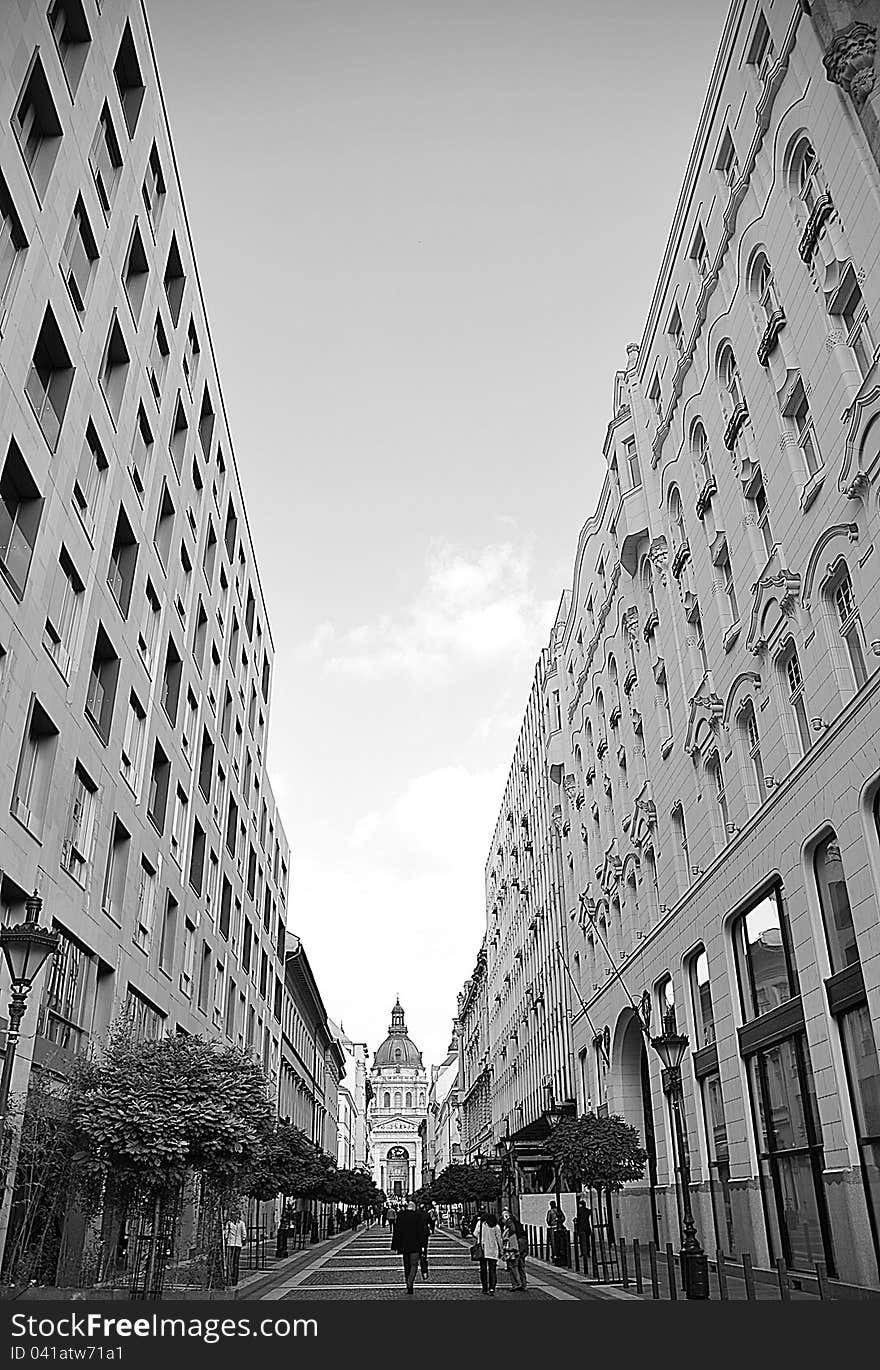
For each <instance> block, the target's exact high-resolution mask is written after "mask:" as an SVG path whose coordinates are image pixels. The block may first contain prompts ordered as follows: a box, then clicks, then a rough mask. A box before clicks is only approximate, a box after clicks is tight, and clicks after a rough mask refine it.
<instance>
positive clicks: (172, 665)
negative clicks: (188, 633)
mask: <svg viewBox="0 0 880 1370" xmlns="http://www.w3.org/2000/svg"><path fill="white" fill-rule="evenodd" d="M182 674H183V658H182V657H181V655H180V652H179V651H178V650H177V647H176V645H175V642H174V639H173V638H172V637H171V636H170V635H169V638H168V646H167V647H166V649H165V670H164V672H163V675H162V695H161V701H162V708H163V709H164V710H165V714H166V716H167V718H168V721H169V723H170V724H171V725H172V727H173V726H174V724H175V723H176V722H177V706H178V702H179V700H180V682H181V677H182Z"/></svg>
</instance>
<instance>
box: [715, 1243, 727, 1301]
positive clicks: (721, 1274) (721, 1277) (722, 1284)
mask: <svg viewBox="0 0 880 1370" xmlns="http://www.w3.org/2000/svg"><path fill="white" fill-rule="evenodd" d="M715 1270H716V1272H717V1274H718V1297H719V1299H726V1298H727V1270H726V1269H725V1267H724V1252H723V1251H721V1250H720V1249H719V1250H717V1251H716V1252H715Z"/></svg>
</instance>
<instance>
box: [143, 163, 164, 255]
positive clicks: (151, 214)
mask: <svg viewBox="0 0 880 1370" xmlns="http://www.w3.org/2000/svg"><path fill="white" fill-rule="evenodd" d="M141 194H142V195H143V199H144V205H145V207H146V210H147V218H148V219H149V221H150V228H151V229H152V230H153V237H154V238H155V236H156V231H157V229H158V227H159V221H160V220H161V218H162V210H163V209H164V208H165V177H164V176H163V175H162V163H161V162H160V161H159V150H158V148H157V147H156V144H155V143H154V144H153V146H152V149H151V151H150V158H149V161H148V162H147V172H146V175H145V176H144V184H143V188H142V191H141Z"/></svg>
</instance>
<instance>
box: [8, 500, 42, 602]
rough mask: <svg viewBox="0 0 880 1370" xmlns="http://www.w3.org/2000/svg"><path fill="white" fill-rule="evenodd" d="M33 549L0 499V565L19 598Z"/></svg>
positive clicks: (22, 591)
mask: <svg viewBox="0 0 880 1370" xmlns="http://www.w3.org/2000/svg"><path fill="white" fill-rule="evenodd" d="M33 551H34V549H33V547H32V546H31V544H30V542H29V541H28V539H27V538H26V537H25V535H24V533H23V532H22V529H21V525H20V524H19V523H18V521H17V519H16V517H15V516H14V515H13V514H12V513H10V510H9V506H8V505H7V504H6V502H5V501H4V500H3V499H0V567H2V569H3V571H4V573H5V575H6V579H7V580H8V581H9V583H10V585H11V587H12V589H13V590H14V591H15V594H16V595H17V596H18V598H19V599H21V597H22V596H23V594H24V587H25V584H26V582H27V578H28V571H29V570H30V567H31V557H32V556H33Z"/></svg>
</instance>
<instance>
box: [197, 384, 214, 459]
mask: <svg viewBox="0 0 880 1370" xmlns="http://www.w3.org/2000/svg"><path fill="white" fill-rule="evenodd" d="M213 432H214V407H213V405H212V404H211V396H210V395H209V394H208V387H207V386H205V389H204V391H203V393H202V408H201V413H200V414H199V441H200V442H201V444H202V451H203V452H204V454H205V461H210V460H211V437H212V435H213Z"/></svg>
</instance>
